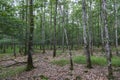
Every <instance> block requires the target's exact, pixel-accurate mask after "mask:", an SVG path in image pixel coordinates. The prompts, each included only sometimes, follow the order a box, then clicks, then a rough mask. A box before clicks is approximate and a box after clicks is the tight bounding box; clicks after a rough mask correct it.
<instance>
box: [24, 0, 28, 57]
mask: <svg viewBox="0 0 120 80" xmlns="http://www.w3.org/2000/svg"><path fill="white" fill-rule="evenodd" d="M25 18H26V27H25V52H24V55H27V53H28V52H27V51H28V0H26V16H25Z"/></svg>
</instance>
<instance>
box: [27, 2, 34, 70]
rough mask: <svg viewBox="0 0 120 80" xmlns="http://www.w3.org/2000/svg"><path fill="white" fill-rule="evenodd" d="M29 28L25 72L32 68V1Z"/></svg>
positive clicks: (30, 3)
mask: <svg viewBox="0 0 120 80" xmlns="http://www.w3.org/2000/svg"><path fill="white" fill-rule="evenodd" d="M29 14H30V15H29V19H30V21H29V26H30V33H29V42H28V59H27V70H31V69H33V68H34V66H33V59H32V54H33V33H34V16H33V0H30V1H29Z"/></svg>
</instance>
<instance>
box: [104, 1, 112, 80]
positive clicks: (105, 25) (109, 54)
mask: <svg viewBox="0 0 120 80" xmlns="http://www.w3.org/2000/svg"><path fill="white" fill-rule="evenodd" d="M106 5H107V4H106V0H102V13H103V16H102V17H103V20H104V31H105V39H104V41H105V52H106V57H107V63H108V77H109V78H111V77H112V76H113V72H112V64H111V52H110V44H109V34H108V33H109V32H108V24H107V8H106Z"/></svg>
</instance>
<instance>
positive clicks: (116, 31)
mask: <svg viewBox="0 0 120 80" xmlns="http://www.w3.org/2000/svg"><path fill="white" fill-rule="evenodd" d="M114 16H115V25H114V26H115V47H116V55H118V54H119V53H118V19H117V7H116V0H114Z"/></svg>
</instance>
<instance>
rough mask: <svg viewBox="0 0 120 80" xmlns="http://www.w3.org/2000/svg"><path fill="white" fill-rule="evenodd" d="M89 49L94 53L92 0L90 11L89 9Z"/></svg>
mask: <svg viewBox="0 0 120 80" xmlns="http://www.w3.org/2000/svg"><path fill="white" fill-rule="evenodd" d="M89 13H90V14H89V50H90V54H91V55H93V46H92V0H90V11H89Z"/></svg>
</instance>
